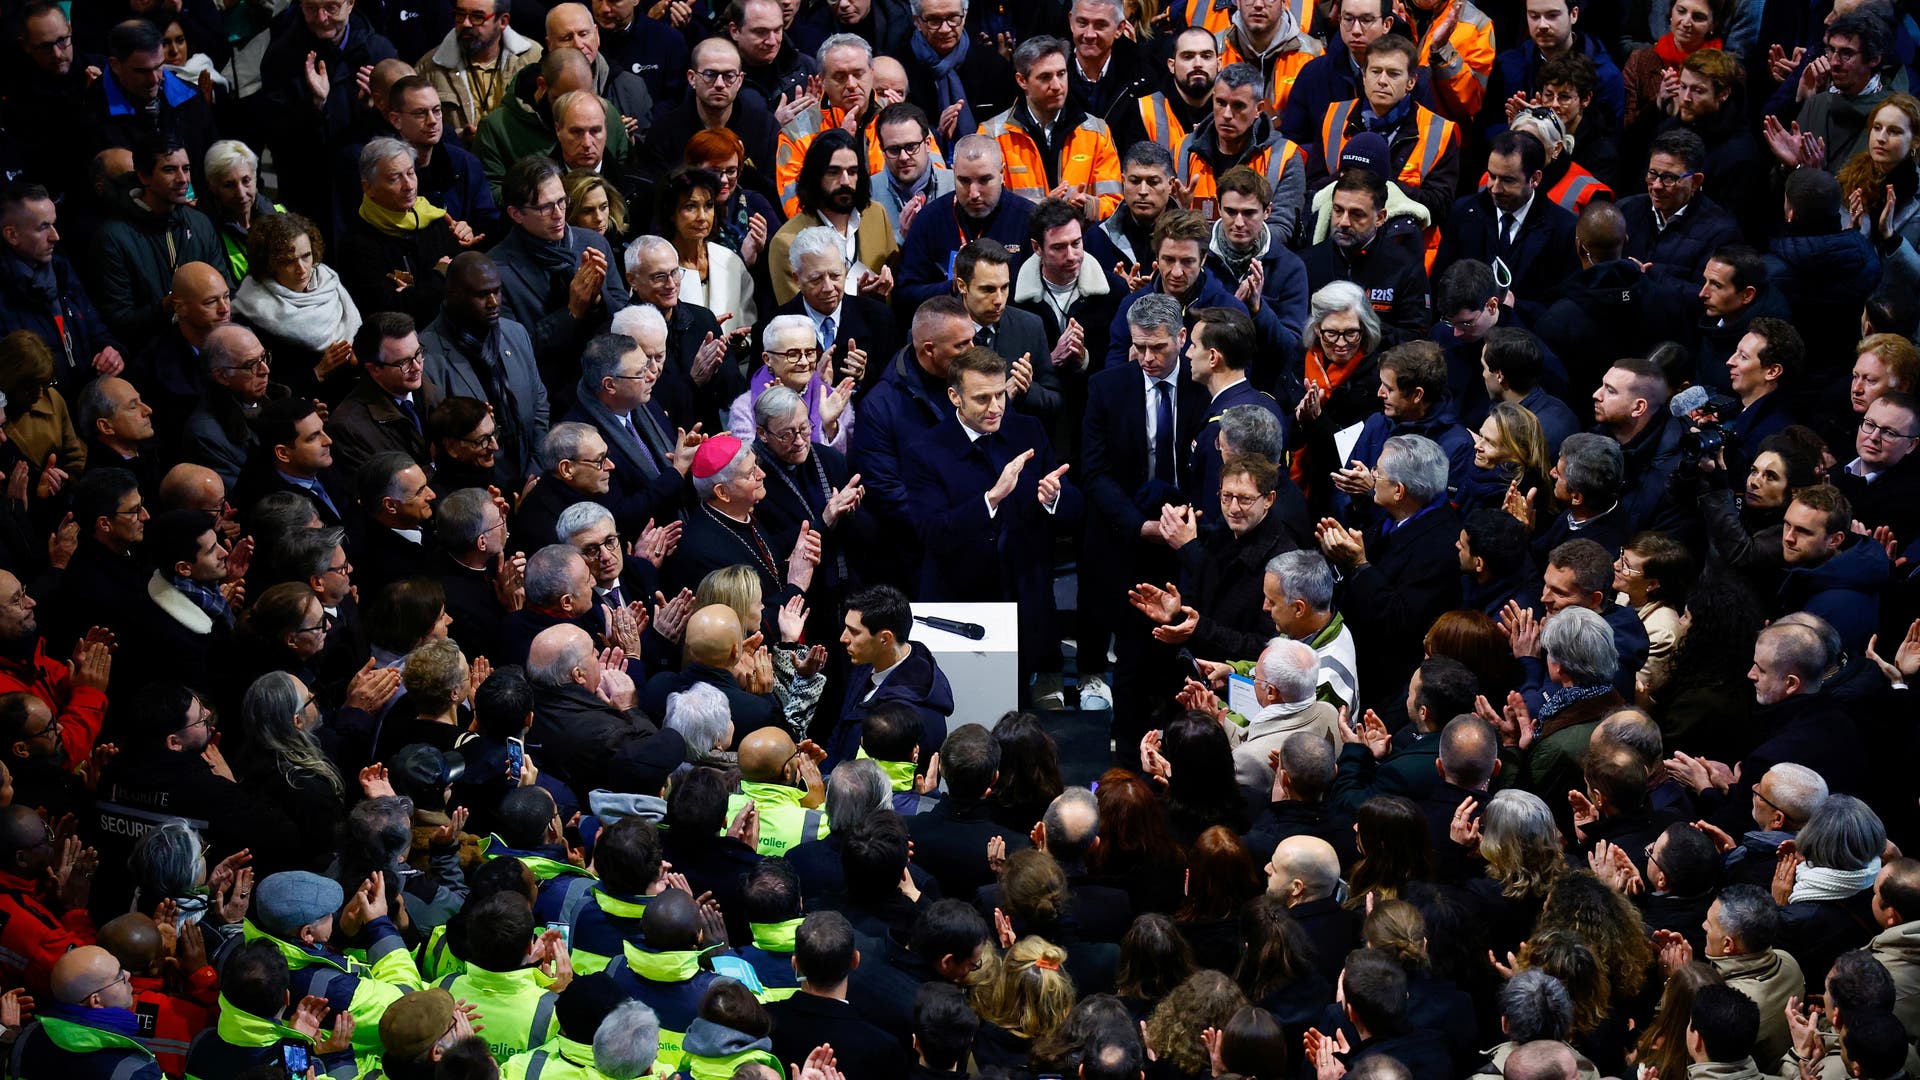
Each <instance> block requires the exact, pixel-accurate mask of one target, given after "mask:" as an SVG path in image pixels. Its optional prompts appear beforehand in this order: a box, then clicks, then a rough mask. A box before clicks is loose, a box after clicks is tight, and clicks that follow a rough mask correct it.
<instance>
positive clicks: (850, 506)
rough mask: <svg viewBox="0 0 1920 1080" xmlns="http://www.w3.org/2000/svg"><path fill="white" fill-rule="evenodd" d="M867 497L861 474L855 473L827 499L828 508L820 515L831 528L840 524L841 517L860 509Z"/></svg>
mask: <svg viewBox="0 0 1920 1080" xmlns="http://www.w3.org/2000/svg"><path fill="white" fill-rule="evenodd" d="M866 497H867V489H866V488H865V487H863V486H862V485H861V483H860V474H859V473H854V474H853V475H852V476H851V477H848V478H847V482H846V484H845V485H844V486H842V487H841V488H840V490H838V491H836V492H834V493H833V495H832V497H830V498H829V499H827V508H826V509H825V510H824V511H822V512H821V515H820V516H821V517H822V518H824V519H825V520H826V523H827V528H829V529H831V528H833V527H834V526H836V525H838V524H840V521H841V519H843V518H845V517H846V516H847V515H848V514H850V513H852V512H853V511H855V510H857V509H859V507H860V502H861V500H863V499H865V498H866Z"/></svg>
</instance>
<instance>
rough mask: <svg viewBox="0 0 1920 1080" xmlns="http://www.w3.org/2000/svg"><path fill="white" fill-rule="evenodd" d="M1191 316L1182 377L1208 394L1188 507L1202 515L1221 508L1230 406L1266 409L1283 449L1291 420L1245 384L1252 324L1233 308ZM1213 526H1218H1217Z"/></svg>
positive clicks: (1252, 341) (1270, 398)
mask: <svg viewBox="0 0 1920 1080" xmlns="http://www.w3.org/2000/svg"><path fill="white" fill-rule="evenodd" d="M1193 314H1194V324H1193V333H1192V334H1190V335H1188V337H1187V353H1186V360H1187V376H1188V377H1189V378H1191V379H1192V380H1193V381H1194V382H1196V383H1199V384H1200V385H1201V386H1202V387H1203V388H1205V389H1206V391H1207V407H1206V410H1205V416H1206V422H1205V424H1204V426H1202V427H1201V429H1200V434H1199V436H1198V438H1197V439H1196V440H1195V442H1194V444H1193V462H1194V477H1193V504H1194V505H1195V506H1198V507H1201V508H1202V509H1203V511H1204V510H1206V509H1211V508H1213V507H1216V506H1219V505H1220V461H1221V457H1222V454H1221V451H1220V417H1221V416H1222V415H1223V414H1225V413H1226V411H1227V410H1228V409H1231V408H1233V407H1234V406H1235V405H1255V406H1258V407H1260V408H1262V409H1265V410H1267V411H1268V412H1270V413H1272V414H1273V418H1274V419H1275V420H1278V421H1279V422H1280V433H1281V434H1280V438H1281V442H1280V445H1282V446H1285V445H1287V438H1286V431H1287V426H1288V421H1290V420H1291V419H1292V417H1290V416H1288V415H1287V413H1286V410H1284V409H1282V408H1281V407H1280V403H1279V402H1277V401H1275V400H1273V395H1272V394H1269V393H1267V392H1266V391H1264V390H1261V389H1259V388H1258V387H1256V386H1254V385H1253V383H1251V382H1249V381H1247V367H1248V365H1249V364H1251V363H1252V362H1253V353H1254V350H1255V348H1256V347H1257V346H1256V343H1255V342H1256V339H1255V334H1254V329H1253V320H1252V319H1249V318H1247V316H1246V315H1245V314H1244V313H1243V312H1239V311H1235V310H1234V309H1232V308H1201V309H1200V310H1199V311H1197V312H1194V313H1193ZM1205 520H1206V519H1204V518H1203V519H1202V521H1203V523H1204V522H1205ZM1212 524H1214V525H1218V524H1219V520H1218V519H1217V518H1216V519H1214V521H1213V522H1212Z"/></svg>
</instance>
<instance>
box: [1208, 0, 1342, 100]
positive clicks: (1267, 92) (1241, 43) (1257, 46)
mask: <svg viewBox="0 0 1920 1080" xmlns="http://www.w3.org/2000/svg"><path fill="white" fill-rule="evenodd" d="M1325 51H1326V49H1325V47H1324V46H1322V45H1321V44H1320V39H1319V38H1316V37H1314V36H1312V35H1310V34H1308V33H1306V32H1305V29H1304V28H1303V27H1302V26H1301V25H1300V17H1299V15H1298V14H1297V13H1296V12H1295V11H1294V9H1293V5H1292V4H1291V3H1290V2H1289V0H1252V2H1251V3H1249V2H1246V0H1242V2H1241V3H1240V5H1239V10H1237V11H1235V12H1234V14H1233V21H1232V23H1230V24H1229V25H1228V27H1227V29H1226V31H1225V32H1223V33H1222V34H1221V35H1220V63H1221V65H1222V66H1223V67H1225V66H1231V65H1233V64H1251V65H1253V66H1254V69H1255V70H1256V71H1258V72H1259V74H1260V80H1261V82H1262V84H1263V93H1262V95H1261V100H1262V101H1263V102H1264V103H1265V104H1264V106H1263V107H1262V111H1264V112H1266V113H1267V114H1269V115H1272V116H1278V115H1280V114H1281V113H1282V112H1284V111H1286V107H1287V98H1288V97H1289V96H1291V95H1292V93H1293V84H1294V82H1295V80H1297V79H1298V78H1299V77H1300V71H1301V69H1302V68H1304V67H1306V66H1307V64H1308V63H1310V62H1312V61H1313V60H1314V59H1316V58H1318V57H1319V56H1320V54H1321V53H1323V52H1325Z"/></svg>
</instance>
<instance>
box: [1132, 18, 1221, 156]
mask: <svg viewBox="0 0 1920 1080" xmlns="http://www.w3.org/2000/svg"><path fill="white" fill-rule="evenodd" d="M1200 2H1203V3H1204V2H1205V0H1200ZM1140 126H1141V127H1144V128H1146V129H1147V140H1148V141H1149V142H1157V143H1159V144H1160V145H1162V146H1165V147H1167V148H1169V149H1171V148H1173V147H1176V146H1179V145H1180V140H1182V139H1184V138H1186V137H1187V131H1186V129H1185V128H1183V127H1181V126H1180V120H1179V118H1178V117H1176V116H1174V115H1173V110H1171V109H1169V108H1167V95H1165V94H1150V95H1148V96H1146V97H1143V98H1141V99H1140Z"/></svg>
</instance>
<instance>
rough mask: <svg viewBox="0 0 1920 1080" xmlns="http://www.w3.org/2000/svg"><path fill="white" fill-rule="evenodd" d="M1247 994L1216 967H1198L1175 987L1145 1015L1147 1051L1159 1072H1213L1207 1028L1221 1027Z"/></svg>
mask: <svg viewBox="0 0 1920 1080" xmlns="http://www.w3.org/2000/svg"><path fill="white" fill-rule="evenodd" d="M1246 1004H1247V999H1246V995H1244V994H1242V993H1241V992H1240V988H1239V987H1237V986H1235V985H1234V984H1233V980H1232V979H1229V978H1227V977H1226V976H1225V975H1222V974H1220V973H1219V972H1217V971H1200V972H1197V973H1195V974H1194V975H1192V976H1190V977H1189V978H1188V979H1187V981H1185V982H1183V983H1181V984H1180V985H1179V986H1176V987H1174V989H1173V993H1171V994H1168V995H1167V996H1166V997H1165V998H1164V999H1162V1000H1161V1002H1160V1004H1159V1005H1157V1006H1155V1007H1154V1010H1153V1015H1152V1016H1151V1017H1149V1018H1148V1019H1147V1051H1148V1053H1150V1054H1152V1055H1154V1056H1155V1057H1157V1058H1158V1059H1159V1061H1160V1065H1161V1068H1162V1070H1163V1071H1162V1072H1161V1073H1160V1074H1159V1075H1160V1076H1163V1077H1167V1078H1169V1080H1173V1078H1178V1080H1201V1078H1202V1077H1209V1076H1212V1075H1213V1063H1212V1060H1211V1056H1210V1055H1209V1054H1208V1052H1207V1044H1206V1041H1205V1040H1203V1039H1202V1038H1201V1037H1200V1036H1201V1033H1202V1032H1204V1031H1206V1030H1207V1029H1208V1028H1224V1027H1226V1025H1227V1021H1229V1020H1231V1019H1233V1014H1235V1013H1237V1012H1239V1011H1240V1010H1241V1009H1243V1008H1245V1007H1246Z"/></svg>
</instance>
